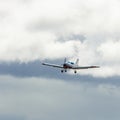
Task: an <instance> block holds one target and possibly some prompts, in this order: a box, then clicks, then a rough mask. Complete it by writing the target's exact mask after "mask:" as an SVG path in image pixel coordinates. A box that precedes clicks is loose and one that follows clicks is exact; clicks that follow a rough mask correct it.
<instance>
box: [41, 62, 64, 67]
mask: <svg viewBox="0 0 120 120" xmlns="http://www.w3.org/2000/svg"><path fill="white" fill-rule="evenodd" d="M42 65H46V66H51V67H57V68H63V66H62V65H55V64H49V63H42Z"/></svg>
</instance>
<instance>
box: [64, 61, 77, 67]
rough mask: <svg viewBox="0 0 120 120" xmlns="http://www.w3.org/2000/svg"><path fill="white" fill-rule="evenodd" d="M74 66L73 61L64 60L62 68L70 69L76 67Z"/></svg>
mask: <svg viewBox="0 0 120 120" xmlns="http://www.w3.org/2000/svg"><path fill="white" fill-rule="evenodd" d="M76 66H77V65H76V64H75V63H73V62H66V63H64V64H63V68H64V69H71V68H73V67H76Z"/></svg>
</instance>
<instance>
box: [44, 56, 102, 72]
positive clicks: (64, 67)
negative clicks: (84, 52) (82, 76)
mask: <svg viewBox="0 0 120 120" xmlns="http://www.w3.org/2000/svg"><path fill="white" fill-rule="evenodd" d="M78 62H79V59H77V60H76V62H75V63H74V62H70V61H67V60H66V58H65V59H64V63H63V64H62V65H56V64H49V63H42V65H46V66H51V67H56V68H61V73H63V72H67V70H68V69H73V70H74V73H77V70H79V69H89V68H100V67H99V66H78Z"/></svg>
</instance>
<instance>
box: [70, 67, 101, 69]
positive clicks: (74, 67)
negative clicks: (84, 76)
mask: <svg viewBox="0 0 120 120" xmlns="http://www.w3.org/2000/svg"><path fill="white" fill-rule="evenodd" d="M89 68H100V67H99V66H85V67H73V68H72V69H89Z"/></svg>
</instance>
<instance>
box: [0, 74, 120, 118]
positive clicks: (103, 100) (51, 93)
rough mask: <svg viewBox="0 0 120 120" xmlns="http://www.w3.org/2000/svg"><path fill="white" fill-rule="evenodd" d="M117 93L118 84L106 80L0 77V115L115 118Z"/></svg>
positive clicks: (117, 115)
mask: <svg viewBox="0 0 120 120" xmlns="http://www.w3.org/2000/svg"><path fill="white" fill-rule="evenodd" d="M73 81H74V79H73ZM119 93H120V88H119V86H116V85H110V84H109V83H108V84H104V83H102V84H97V85H95V84H92V83H91V84H89V83H88V82H86V83H82V82H76V83H75V82H67V81H61V80H56V79H52V78H51V79H50V78H48V79H43V78H36V77H32V78H17V77H11V76H0V98H1V100H0V105H1V107H0V113H1V115H0V116H1V118H2V116H4V115H6V116H10V118H13V119H14V118H16V119H20V120H32V119H34V120H38V119H43V120H48V119H49V120H56V119H58V120H61V119H63V120H73V119H74V120H78V119H82V120H86V119H89V120H96V119H98V120H101V119H106V120H114V119H116V120H118V119H119V109H120V106H119V105H120V104H119V101H120V94H119ZM11 116H13V117H11ZM15 116H16V117H15ZM17 117H18V118H17ZM3 118H4V117H3ZM5 119H7V117H6V118H5Z"/></svg>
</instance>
